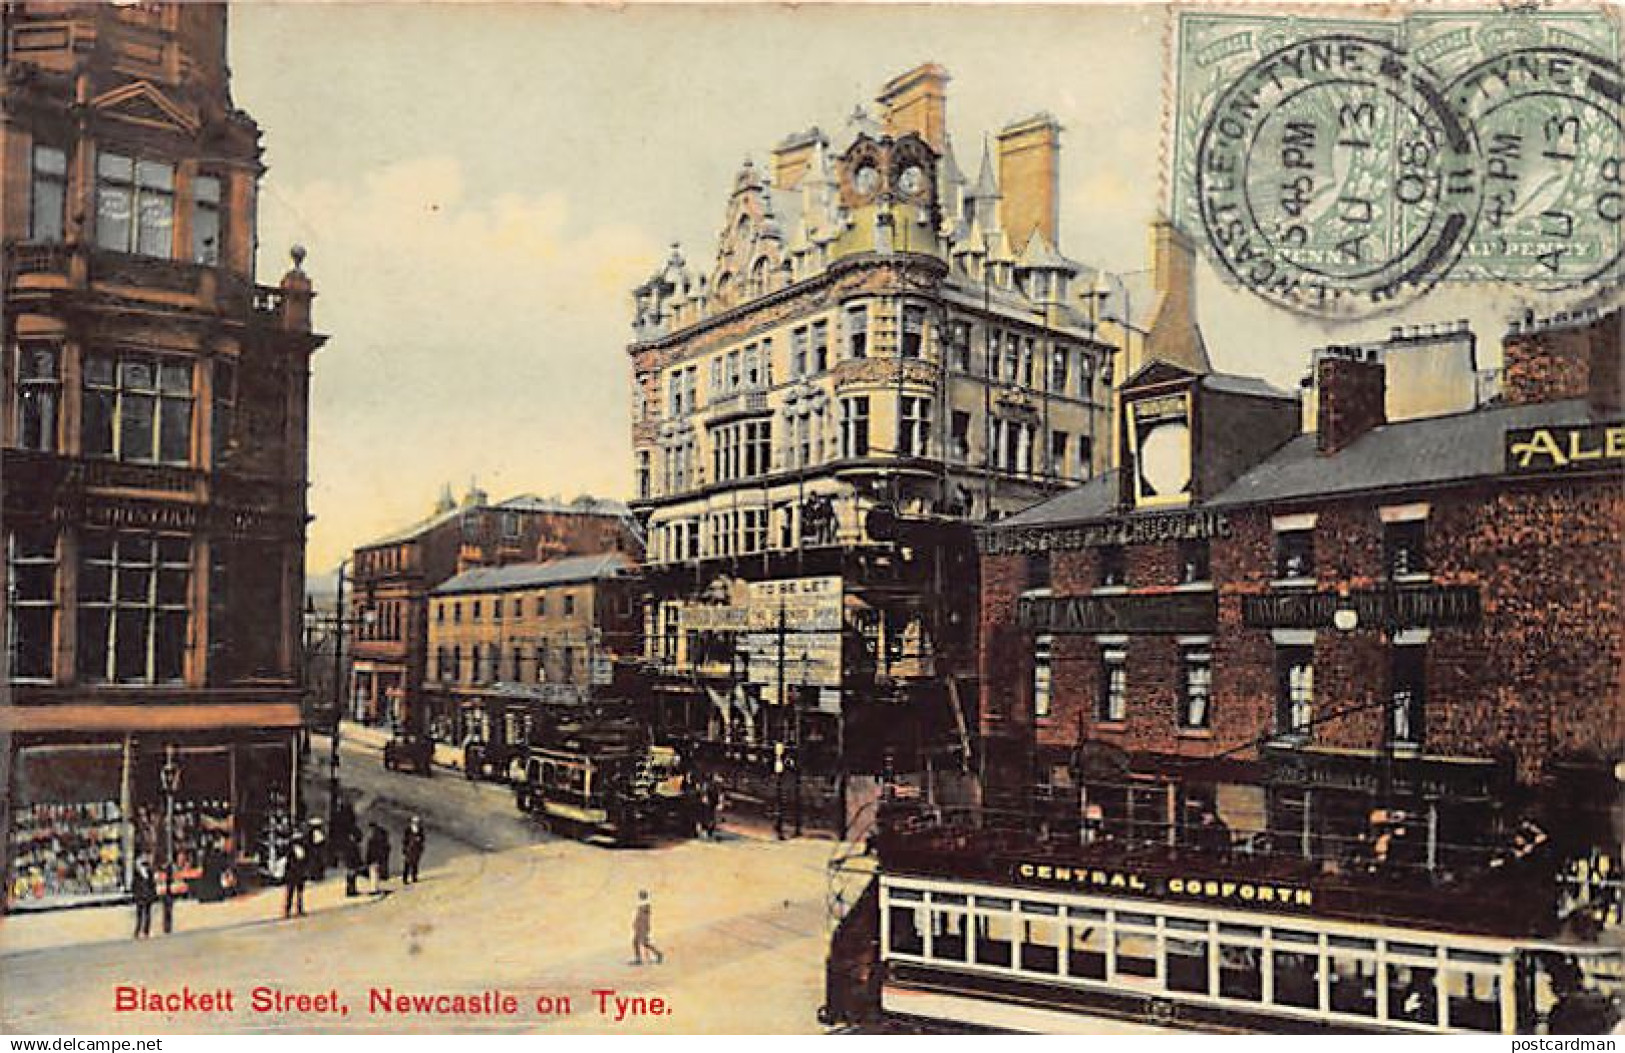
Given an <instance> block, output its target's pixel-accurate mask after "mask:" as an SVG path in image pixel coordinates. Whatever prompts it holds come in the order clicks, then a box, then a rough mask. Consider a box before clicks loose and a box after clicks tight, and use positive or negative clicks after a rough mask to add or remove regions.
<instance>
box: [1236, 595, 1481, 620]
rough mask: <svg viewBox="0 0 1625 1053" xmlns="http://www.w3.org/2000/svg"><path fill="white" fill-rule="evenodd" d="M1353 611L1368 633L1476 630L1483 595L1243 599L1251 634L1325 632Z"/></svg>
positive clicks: (1285, 596)
mask: <svg viewBox="0 0 1625 1053" xmlns="http://www.w3.org/2000/svg"><path fill="white" fill-rule="evenodd" d="M1344 610H1347V611H1353V612H1354V615H1355V617H1356V619H1357V622H1356V624H1357V625H1358V626H1360V627H1361V628H1367V629H1427V628H1435V627H1442V626H1449V625H1473V624H1475V623H1477V621H1478V619H1479V614H1480V605H1479V594H1478V589H1477V588H1476V587H1474V586H1470V585H1434V586H1421V587H1417V588H1405V589H1374V590H1365V591H1361V592H1351V593H1349V594H1348V595H1346V596H1345V595H1342V594H1340V593H1336V592H1272V593H1269V594H1267V595H1263V596H1243V597H1242V600H1241V620H1242V624H1244V625H1246V626H1247V627H1248V628H1252V629H1323V628H1326V627H1328V626H1330V625H1332V624H1333V618H1334V617H1335V616H1336V615H1337V612H1338V611H1344Z"/></svg>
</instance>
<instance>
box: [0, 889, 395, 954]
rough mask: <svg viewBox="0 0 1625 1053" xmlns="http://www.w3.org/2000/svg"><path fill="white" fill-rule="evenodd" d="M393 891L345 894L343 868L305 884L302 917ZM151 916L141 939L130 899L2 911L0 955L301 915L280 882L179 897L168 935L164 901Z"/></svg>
mask: <svg viewBox="0 0 1625 1053" xmlns="http://www.w3.org/2000/svg"><path fill="white" fill-rule="evenodd" d="M392 892H393V890H389V889H386V890H385V892H384V894H383V895H374V894H372V893H363V894H362V895H360V896H354V897H351V896H346V895H345V894H344V875H343V873H342V871H341V872H338V873H337V874H334V875H333V876H330V877H328V878H326V879H325V880H323V881H320V882H313V883H311V884H309V885H307V886H306V887H305V913H304V917H307V918H308V917H313V916H315V915H318V914H329V913H334V912H337V911H342V910H352V909H356V908H359V907H367V906H376V905H378V904H380V903H383V902H385V901H387V900H388V899H389V898H390V895H391V894H392ZM152 915H153V917H152V936H151V937H149V938H148V939H146V940H143V941H137V940H135V939H133V938H132V937H131V932H132V930H133V929H134V928H135V908H134V907H133V906H131V904H130V903H129V901H127V900H126V901H124V902H122V903H109V904H106V905H103V906H94V907H75V908H71V909H66V910H42V911H23V912H20V913H13V914H7V915H4V916H0V958H6V957H12V956H16V955H23V954H29V953H31V952H34V951H44V950H57V949H61V948H66V947H86V946H94V945H98V944H134V943H137V942H141V943H144V944H152V945H156V944H160V943H163V942H165V941H168V940H175V939H181V938H184V937H186V936H190V935H193V934H195V933H203V932H217V931H219V930H221V929H233V928H247V927H250V926H254V925H268V924H290V925H291V924H297V923H298V921H299V920H300V919H299V917H297V916H296V917H293V918H284V917H283V916H282V886H280V885H266V886H265V887H263V888H259V889H256V890H254V891H253V892H245V893H242V894H241V895H237V896H233V897H231V898H230V899H227V900H222V901H221V902H219V903H199V902H197V901H195V900H190V899H186V898H184V897H183V898H181V899H178V900H176V901H175V929H174V931H173V932H171V933H169V934H167V935H165V934H164V933H163V931H162V927H163V902H162V901H159V902H157V903H154V904H153V908H152Z"/></svg>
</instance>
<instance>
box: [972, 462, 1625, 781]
mask: <svg viewBox="0 0 1625 1053" xmlns="http://www.w3.org/2000/svg"><path fill="white" fill-rule="evenodd" d="M1421 496H1426V497H1427V498H1428V499H1429V503H1430V505H1431V510H1430V514H1429V516H1428V526H1427V550H1428V559H1429V566H1430V568H1431V575H1432V580H1433V583H1434V584H1437V585H1469V586H1478V587H1479V588H1480V589H1481V590H1482V592H1481V597H1482V607H1483V616H1482V620H1481V622H1480V623H1479V624H1477V625H1473V626H1462V627H1454V628H1452V627H1437V628H1433V629H1432V630H1431V636H1430V638H1429V640H1428V642H1427V644H1426V660H1425V666H1424V671H1425V673H1424V675H1425V676H1426V681H1427V682H1426V707H1425V717H1424V720H1425V726H1424V736H1425V741H1424V753H1425V754H1426V755H1428V756H1446V757H1461V758H1482V759H1504V758H1510V759H1512V760H1513V761H1514V762H1515V765H1516V769H1517V772H1518V775H1519V778H1520V780H1522V781H1524V782H1525V783H1530V782H1533V781H1535V780H1536V779H1538V778H1539V777H1540V776H1541V774H1542V772H1543V770H1544V766H1545V764H1546V761H1547V760H1548V759H1552V758H1563V757H1574V756H1577V755H1579V756H1594V757H1602V758H1609V757H1615V756H1618V755H1619V753H1620V752H1621V750H1622V749H1625V707H1621V705H1620V697H1621V682H1620V669H1621V664H1622V662H1625V618H1622V615H1625V610H1622V598H1621V595H1620V593H1621V590H1620V584H1621V582H1622V581H1625V527H1622V524H1625V491H1622V490H1621V489H1620V487H1618V486H1617V485H1614V484H1613V483H1612V482H1611V481H1609V480H1606V479H1601V478H1593V479H1590V480H1586V479H1563V480H1558V481H1553V482H1548V481H1534V482H1531V483H1527V484H1522V485H1520V486H1517V487H1499V488H1495V489H1490V488H1479V489H1473V488H1465V487H1464V488H1459V489H1456V490H1454V491H1451V492H1449V493H1444V494H1438V493H1435V494H1431V495H1421ZM1415 499H1416V496H1415V495H1413V496H1411V497H1407V498H1401V497H1394V498H1385V499H1383V500H1382V501H1378V500H1376V499H1373V498H1372V497H1370V496H1364V497H1359V498H1355V499H1347V500H1338V501H1327V502H1324V503H1323V504H1321V505H1320V506H1318V507H1317V508H1315V509H1314V510H1315V511H1316V512H1317V513H1318V515H1319V519H1318V521H1317V526H1316V531H1315V549H1316V552H1315V563H1316V575H1317V587H1318V588H1320V589H1322V590H1332V591H1336V590H1338V589H1340V588H1346V589H1349V590H1370V589H1377V588H1383V587H1385V586H1386V585H1387V579H1386V577H1385V574H1384V568H1383V524H1382V522H1381V519H1380V518H1379V515H1378V507H1379V505H1380V504H1387V503H1394V504H1398V503H1402V502H1404V501H1407V500H1415ZM1295 510H1306V509H1302V508H1299V509H1295ZM1229 521H1230V533H1229V535H1228V536H1227V537H1225V538H1221V539H1216V540H1215V541H1214V542H1213V544H1212V568H1213V575H1214V579H1215V581H1216V582H1218V583H1219V590H1220V591H1219V622H1218V629H1217V632H1216V634H1215V637H1214V640H1213V646H1212V653H1213V663H1214V684H1213V707H1212V726H1211V729H1210V730H1209V731H1208V732H1205V733H1193V732H1190V731H1183V732H1182V731H1181V729H1180V728H1179V727H1178V704H1179V693H1180V676H1181V656H1180V653H1179V646H1178V643H1177V640H1176V639H1175V638H1174V637H1173V636H1152V635H1136V636H1131V637H1129V642H1128V644H1127V645H1126V647H1125V648H1124V649H1125V650H1126V652H1127V664H1128V687H1129V706H1128V718H1127V720H1126V721H1125V722H1124V723H1123V725H1121V726H1120V727H1113V726H1105V727H1103V726H1102V725H1101V724H1100V723H1099V722H1098V721H1097V720H1096V716H1095V707H1096V700H1097V698H1098V696H1099V693H1100V689H1101V684H1100V677H1101V664H1100V651H1101V648H1100V645H1099V643H1098V642H1097V641H1096V639H1095V637H1094V636H1093V635H1088V634H1057V635H1056V636H1055V642H1054V651H1053V656H1054V658H1053V678H1052V702H1051V715H1050V716H1049V717H1048V718H1047V719H1045V720H1042V721H1040V722H1038V726H1037V728H1036V734H1032V733H1031V732H1030V731H1029V729H1031V727H1032V724H1031V712H1032V708H1031V707H1032V701H1031V691H1032V687H1031V685H1032V655H1031V638H1030V634H1028V633H1025V632H1022V631H1021V630H1019V629H1018V628H1017V627H1016V624H1015V618H1016V608H1017V601H1018V599H1019V596H1020V594H1021V591H1022V589H1023V588H1024V587H1025V581H1026V557H1024V556H990V557H985V558H984V560H983V582H984V593H983V600H982V608H981V619H980V629H981V633H982V641H983V646H982V650H981V660H980V673H981V678H982V684H983V688H982V690H983V697H982V712H983V715H984V716H983V730H984V732H986V733H989V734H1001V733H1002V734H1007V735H1016V736H1021V737H1023V741H1026V742H1029V743H1030V742H1032V741H1033V740H1034V739H1036V743H1037V745H1039V746H1040V747H1054V748H1061V747H1069V746H1072V745H1074V744H1076V743H1077V742H1078V741H1080V740H1081V739H1084V738H1094V739H1101V740H1104V741H1108V742H1112V743H1114V744H1116V745H1119V746H1122V747H1123V748H1125V749H1128V750H1131V751H1145V752H1153V753H1179V754H1182V755H1185V756H1203V755H1207V756H1212V755H1219V754H1226V755H1232V756H1236V757H1237V758H1238V759H1251V758H1255V757H1256V756H1257V752H1256V750H1255V749H1253V748H1251V747H1252V746H1253V745H1254V744H1255V743H1256V742H1257V741H1259V740H1260V739H1261V738H1264V737H1268V736H1269V735H1270V734H1271V733H1272V732H1273V730H1274V723H1275V707H1276V694H1277V674H1276V653H1277V648H1276V644H1275V640H1274V636H1273V634H1272V633H1271V631H1270V630H1267V629H1254V628H1248V627H1246V626H1245V625H1243V624H1242V604H1243V599H1244V597H1246V596H1248V595H1256V594H1260V593H1264V592H1267V591H1269V589H1270V585H1269V582H1270V580H1271V579H1272V578H1273V577H1274V562H1275V548H1274V532H1273V528H1272V524H1271V516H1270V510H1268V509H1261V508H1260V509H1246V510H1241V511H1238V512H1233V513H1231V514H1230V517H1229ZM1177 553H1178V548H1177V546H1176V545H1173V544H1166V545H1151V546H1135V547H1131V548H1129V549H1128V550H1127V552H1126V553H1125V557H1126V563H1127V566H1128V573H1129V583H1130V589H1131V591H1138V590H1141V589H1150V590H1157V589H1163V588H1166V587H1168V586H1169V585H1171V584H1172V583H1173V582H1174V581H1175V575H1176V573H1177V566H1178V564H1177ZM1097 563H1098V555H1097V553H1096V552H1095V551H1094V550H1083V551H1077V552H1057V553H1053V554H1052V556H1051V582H1052V589H1053V592H1054V594H1055V595H1058V596H1064V595H1077V594H1081V593H1086V592H1088V591H1089V590H1091V589H1093V588H1094V586H1095V581H1096V567H1097ZM1391 650H1392V642H1391V638H1390V636H1389V635H1388V634H1387V633H1385V632H1383V631H1382V630H1380V629H1379V628H1376V627H1371V626H1366V627H1359V628H1356V629H1355V630H1353V631H1350V632H1340V631H1338V630H1335V629H1332V628H1329V627H1328V628H1322V629H1320V630H1318V631H1317V632H1316V633H1315V642H1314V657H1315V696H1316V697H1315V709H1314V712H1315V715H1316V717H1317V718H1327V717H1329V718H1330V719H1327V720H1326V721H1325V722H1324V723H1322V724H1318V725H1316V727H1315V729H1314V733H1313V735H1312V740H1313V742H1314V744H1315V745H1317V746H1325V747H1332V748H1339V749H1353V750H1380V749H1382V748H1384V746H1385V724H1386V717H1387V707H1386V701H1385V700H1386V696H1387V693H1388V670H1389V663H1390V653H1391Z"/></svg>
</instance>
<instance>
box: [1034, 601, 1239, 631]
mask: <svg viewBox="0 0 1625 1053" xmlns="http://www.w3.org/2000/svg"><path fill="white" fill-rule="evenodd" d="M1218 618H1219V607H1218V601H1217V600H1216V599H1215V597H1214V594H1213V593H1211V592H1172V593H1160V594H1156V595H1149V596H1024V597H1022V599H1021V601H1020V603H1019V604H1018V606H1017V607H1016V624H1017V625H1018V626H1019V627H1021V628H1022V629H1027V630H1030V631H1032V632H1040V633H1204V632H1212V631H1213V627H1214V626H1215V625H1216V624H1217V623H1218Z"/></svg>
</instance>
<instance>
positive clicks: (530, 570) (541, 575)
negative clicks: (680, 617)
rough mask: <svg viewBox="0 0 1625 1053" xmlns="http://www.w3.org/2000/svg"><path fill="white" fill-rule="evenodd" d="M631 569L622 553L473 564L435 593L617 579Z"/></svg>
mask: <svg viewBox="0 0 1625 1053" xmlns="http://www.w3.org/2000/svg"><path fill="white" fill-rule="evenodd" d="M631 568H632V561H631V560H630V559H628V558H627V557H626V555H625V554H623V553H620V552H604V553H600V554H598V555H593V556H566V557H565V558H564V559H555V560H552V561H550V562H547V563H510V564H508V565H507V566H504V567H472V568H470V569H468V570H465V571H463V572H462V573H461V574H459V575H457V576H456V577H454V578H451V579H450V580H448V581H446V582H445V583H443V584H441V585H440V586H439V587H438V588H436V589H435V590H434V595H436V596H440V595H449V594H452V593H463V592H499V591H501V590H504V589H528V588H535V587H537V586H541V585H569V584H571V583H573V582H579V581H597V580H599V579H601V578H614V577H619V576H620V575H622V574H624V573H626V572H627V571H628V570H630V569H631Z"/></svg>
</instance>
